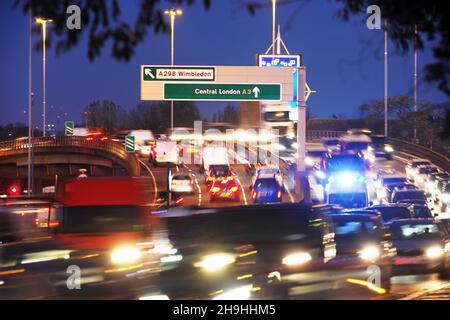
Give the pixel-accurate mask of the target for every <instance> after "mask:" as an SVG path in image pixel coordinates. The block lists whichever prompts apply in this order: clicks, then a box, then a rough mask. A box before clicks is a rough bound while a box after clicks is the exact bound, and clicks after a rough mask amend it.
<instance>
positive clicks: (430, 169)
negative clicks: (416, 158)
mask: <svg viewBox="0 0 450 320" xmlns="http://www.w3.org/2000/svg"><path fill="white" fill-rule="evenodd" d="M416 171H417V172H416V174H415V175H414V184H415V185H416V186H417V188H419V189H422V190H426V181H427V179H428V177H429V176H430V175H432V174H435V173H439V172H440V170H439V168H438V167H436V166H420V167H417V170H416Z"/></svg>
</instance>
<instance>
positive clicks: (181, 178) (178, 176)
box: [172, 175, 191, 180]
mask: <svg viewBox="0 0 450 320" xmlns="http://www.w3.org/2000/svg"><path fill="white" fill-rule="evenodd" d="M172 180H191V177H189V176H188V175H177V176H174V177H173V178H172Z"/></svg>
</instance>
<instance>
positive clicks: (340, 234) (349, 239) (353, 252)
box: [329, 210, 395, 293]
mask: <svg viewBox="0 0 450 320" xmlns="http://www.w3.org/2000/svg"><path fill="white" fill-rule="evenodd" d="M329 217H330V218H331V220H332V222H333V227H334V233H335V241H336V253H337V255H336V258H335V259H333V260H332V262H333V264H336V265H338V266H339V267H340V268H342V269H345V270H355V269H356V270H358V269H359V270H361V273H362V272H364V271H366V270H367V268H368V267H369V266H371V265H374V264H376V265H377V266H378V267H379V268H380V270H381V283H380V288H378V289H379V290H382V291H383V293H387V292H389V291H390V288H391V273H392V262H393V257H394V256H395V250H394V249H393V248H392V243H391V242H390V241H388V240H386V238H385V237H384V223H383V219H382V218H381V217H380V216H379V215H377V214H367V213H358V211H357V210H356V211H353V210H349V211H344V212H342V213H337V214H331V215H330V216H329Z"/></svg>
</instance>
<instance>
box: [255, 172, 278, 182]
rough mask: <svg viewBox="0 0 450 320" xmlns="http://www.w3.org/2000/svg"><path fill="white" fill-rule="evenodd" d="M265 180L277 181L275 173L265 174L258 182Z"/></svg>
mask: <svg viewBox="0 0 450 320" xmlns="http://www.w3.org/2000/svg"><path fill="white" fill-rule="evenodd" d="M263 179H276V178H275V173H274V174H270V173H265V174H260V175H258V179H257V180H263Z"/></svg>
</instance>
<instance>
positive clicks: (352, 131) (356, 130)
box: [347, 128, 372, 136]
mask: <svg viewBox="0 0 450 320" xmlns="http://www.w3.org/2000/svg"><path fill="white" fill-rule="evenodd" d="M347 133H348V134H363V135H366V136H370V135H372V130H370V129H367V128H351V129H348V130H347Z"/></svg>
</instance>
